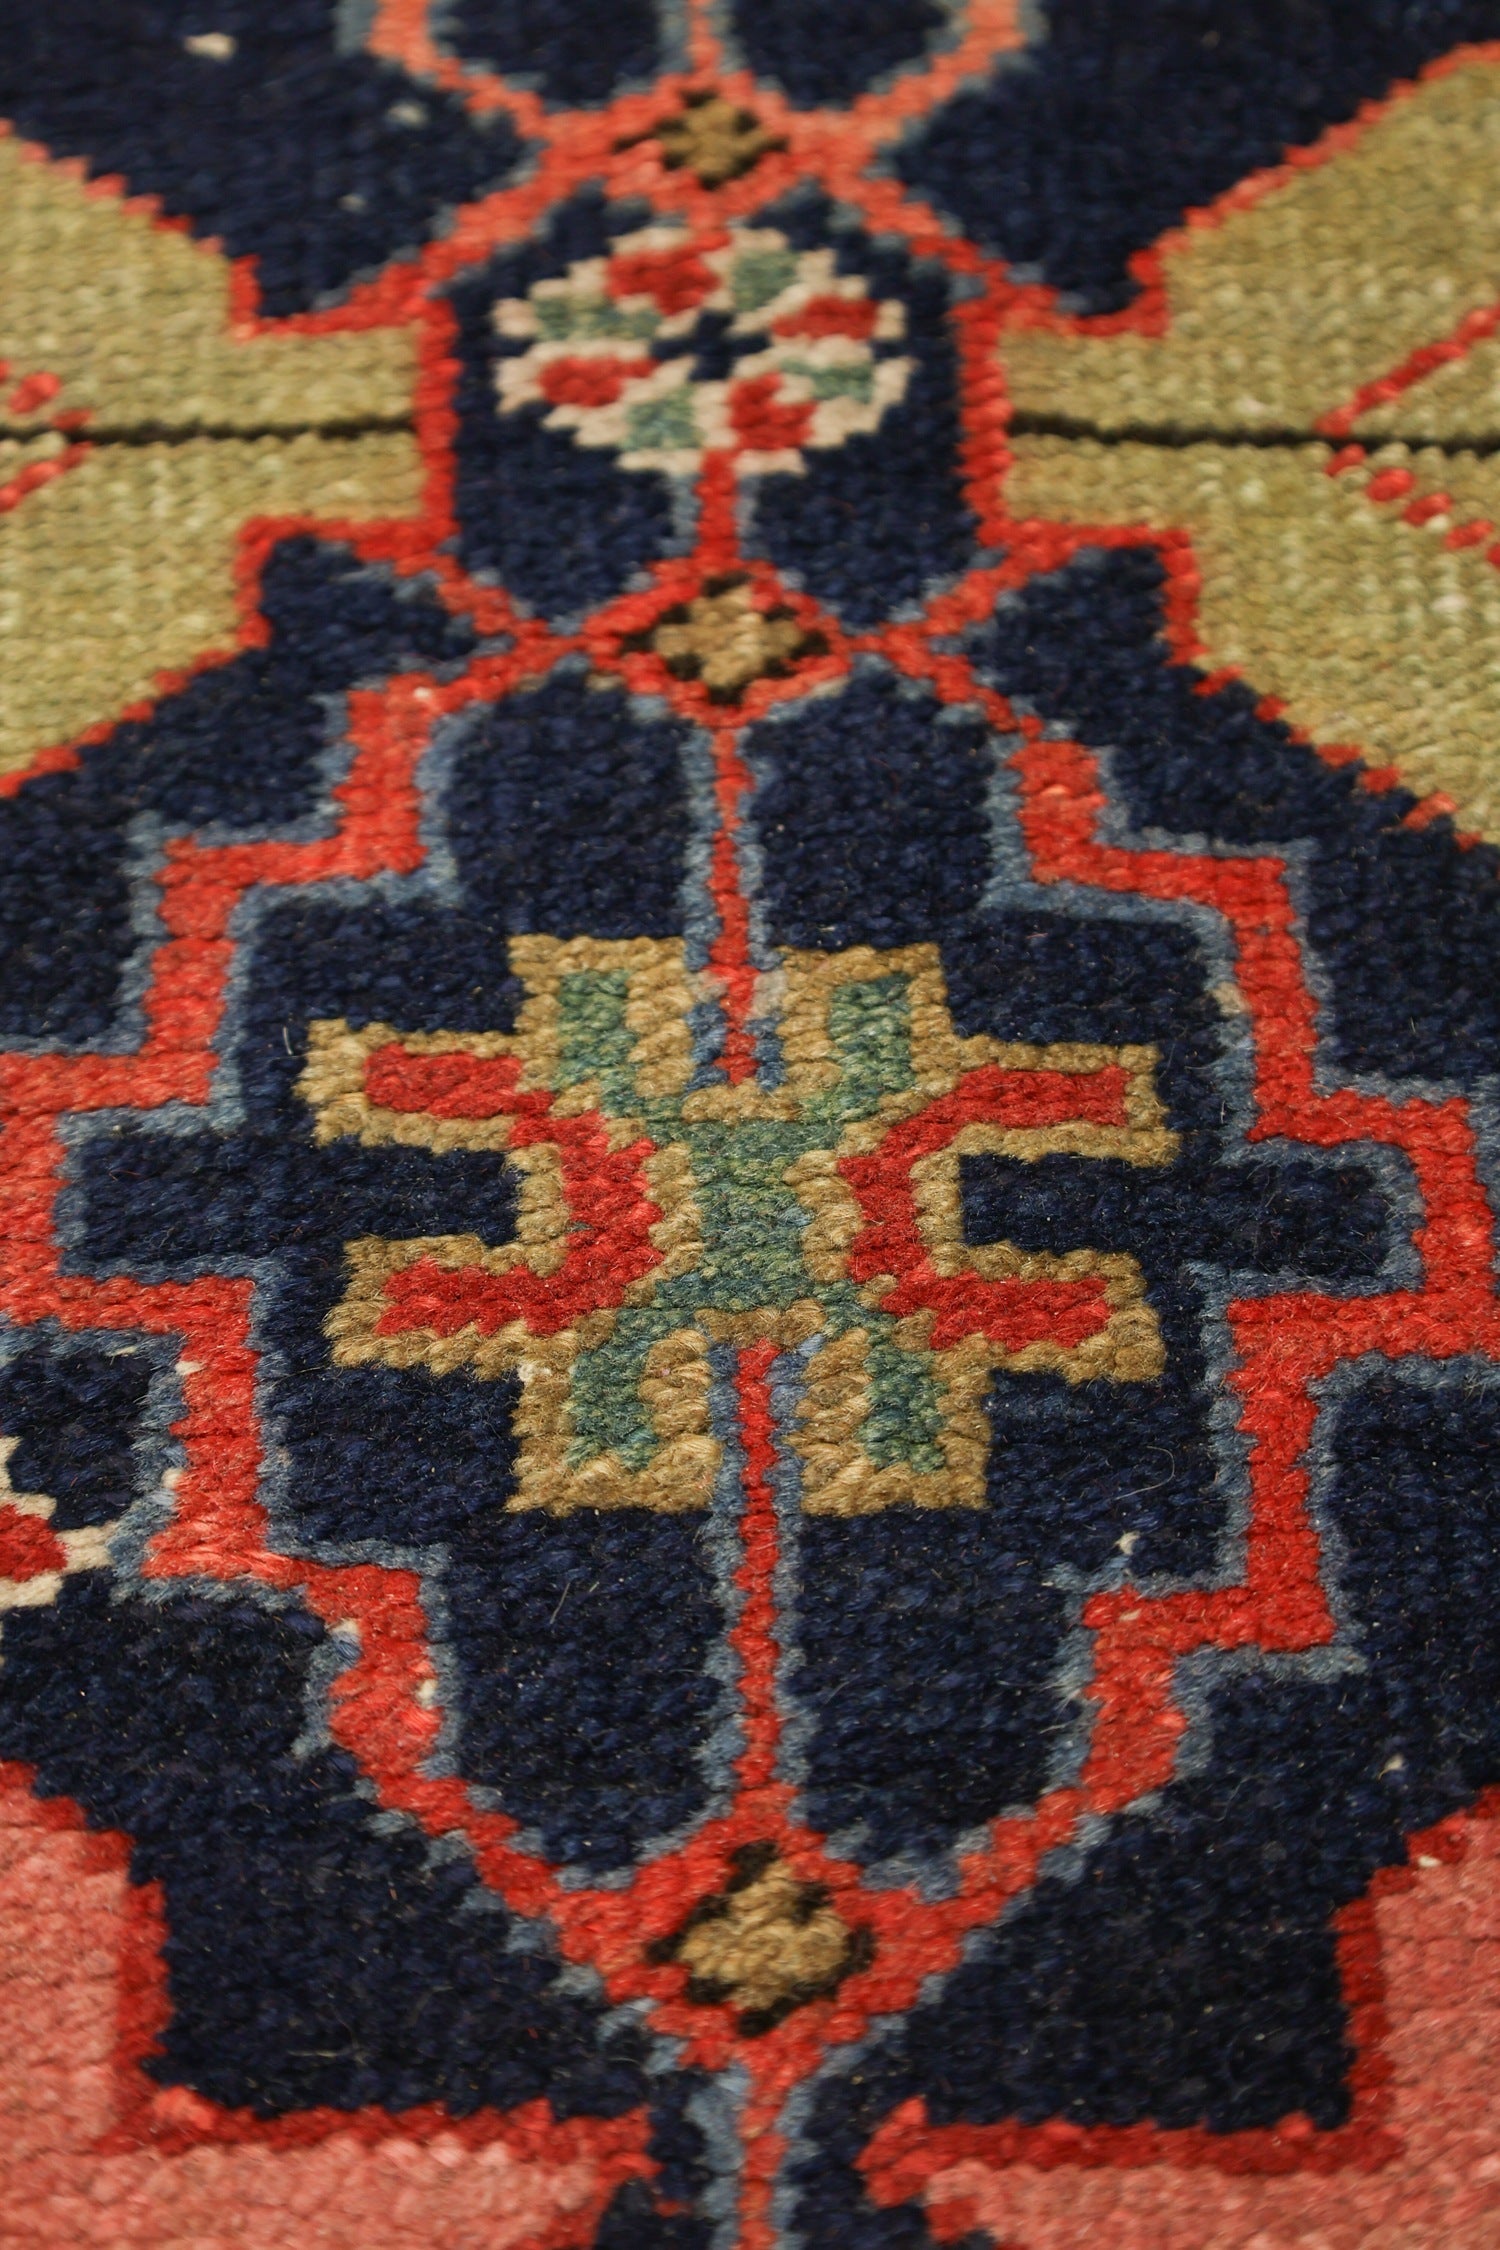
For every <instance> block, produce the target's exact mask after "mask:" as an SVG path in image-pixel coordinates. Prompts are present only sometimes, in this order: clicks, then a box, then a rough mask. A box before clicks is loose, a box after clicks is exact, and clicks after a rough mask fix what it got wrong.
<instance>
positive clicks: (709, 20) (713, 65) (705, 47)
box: [687, 0, 723, 70]
mask: <svg viewBox="0 0 1500 2250" xmlns="http://www.w3.org/2000/svg"><path fill="white" fill-rule="evenodd" d="M687 19H688V21H687V50H688V66H689V68H690V69H692V70H718V69H719V68H720V67H721V64H722V61H723V57H722V56H721V54H720V52H719V35H718V33H717V32H716V31H715V29H714V11H713V0H687Z"/></svg>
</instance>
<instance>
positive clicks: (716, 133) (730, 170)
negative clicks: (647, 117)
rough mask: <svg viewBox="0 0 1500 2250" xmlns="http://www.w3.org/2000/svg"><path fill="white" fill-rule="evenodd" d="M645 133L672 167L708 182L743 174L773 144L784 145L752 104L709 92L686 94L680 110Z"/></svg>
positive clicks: (722, 183) (712, 185)
mask: <svg viewBox="0 0 1500 2250" xmlns="http://www.w3.org/2000/svg"><path fill="white" fill-rule="evenodd" d="M647 138H648V139H651V140H654V141H655V142H656V144H657V146H658V148H659V149H660V150H661V158H662V162H663V164H665V165H666V167H667V169H668V171H671V172H681V171H686V172H692V173H693V174H694V175H695V176H696V178H697V180H698V182H699V184H700V185H701V186H703V187H706V188H717V187H723V186H725V184H726V183H727V182H728V181H730V180H738V179H741V178H742V177H743V176H744V174H745V173H746V172H750V171H753V170H754V168H755V166H756V165H757V164H758V163H759V162H760V160H761V158H762V157H763V156H765V155H766V154H767V153H768V152H769V151H770V150H771V149H773V148H785V146H786V143H785V141H784V140H781V139H779V138H778V137H777V135H776V134H774V133H768V132H767V131H766V128H765V127H764V125H762V123H761V121H760V119H759V118H758V117H757V116H756V114H755V112H754V110H752V109H742V108H741V107H740V105H739V103H738V102H731V101H726V100H725V98H724V96H723V95H722V94H710V93H699V94H688V95H687V96H685V98H684V100H683V105H682V107H681V109H680V110H679V111H678V112H677V114H676V116H675V117H668V118H665V119H664V120H663V121H662V123H661V124H660V125H658V126H657V127H656V128H655V130H654V132H652V133H651V134H649V135H648V136H647Z"/></svg>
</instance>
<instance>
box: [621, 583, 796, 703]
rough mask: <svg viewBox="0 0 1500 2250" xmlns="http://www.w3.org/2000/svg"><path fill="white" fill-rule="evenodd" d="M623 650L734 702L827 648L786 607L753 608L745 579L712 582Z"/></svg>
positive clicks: (720, 700)
mask: <svg viewBox="0 0 1500 2250" xmlns="http://www.w3.org/2000/svg"><path fill="white" fill-rule="evenodd" d="M625 645H626V646H627V647H630V646H634V647H637V648H649V649H652V650H654V652H655V653H656V655H657V656H659V657H660V658H661V660H662V662H663V664H665V666H666V668H667V670H668V671H669V672H670V673H671V674H672V677H673V678H674V679H677V680H699V681H701V682H702V684H703V686H704V687H705V688H706V689H707V690H708V694H709V698H710V700H711V701H712V702H714V703H737V702H738V701H739V699H740V697H741V696H742V695H743V694H744V692H745V690H746V688H747V687H750V686H751V685H753V683H754V682H755V681H756V680H767V679H771V680H784V679H785V678H786V677H787V675H788V673H790V672H792V671H794V670H795V669H796V667H797V665H798V664H799V663H800V662H801V661H802V659H803V658H804V657H808V656H821V655H823V654H824V653H825V652H826V649H827V645H828V644H827V642H826V641H825V640H824V638H823V636H822V634H821V633H817V632H808V631H807V630H806V629H805V628H804V627H803V626H801V625H799V624H798V622H797V619H796V617H795V615H794V614H793V612H792V611H791V610H790V609H788V608H787V607H786V605H785V604H784V603H773V604H772V605H771V607H770V608H768V609H759V608H757V607H756V603H755V599H754V595H753V593H752V590H751V587H750V583H749V581H748V579H744V578H711V579H709V580H708V581H707V583H706V584H705V586H704V588H703V591H702V593H701V594H695V595H694V597H693V599H692V600H691V601H689V602H679V603H677V605H676V606H675V607H674V608H672V609H669V610H666V611H664V612H663V614H662V615H661V616H660V617H659V618H658V619H657V621H656V623H655V625H654V626H652V627H651V629H650V630H649V631H648V632H645V633H641V634H632V636H631V638H630V640H629V641H628V642H627V643H626V644H625Z"/></svg>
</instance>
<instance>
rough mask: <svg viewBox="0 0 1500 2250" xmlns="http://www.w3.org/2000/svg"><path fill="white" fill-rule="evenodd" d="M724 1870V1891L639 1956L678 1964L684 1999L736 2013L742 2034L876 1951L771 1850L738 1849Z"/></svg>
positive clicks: (769, 2025) (820, 1992)
mask: <svg viewBox="0 0 1500 2250" xmlns="http://www.w3.org/2000/svg"><path fill="white" fill-rule="evenodd" d="M730 1864H731V1867H732V1869H733V1872H732V1874H731V1875H730V1878H729V1880H728V1882H727V1883H726V1884H725V1885H724V1888H723V1889H722V1890H721V1891H714V1892H713V1893H712V1894H711V1895H710V1896H709V1897H708V1898H705V1899H701V1900H700V1901H699V1903H698V1904H697V1905H696V1906H695V1907H694V1908H693V1911H692V1913H691V1914H690V1915H689V1916H688V1918H687V1920H686V1921H685V1922H684V1923H683V1925H682V1927H681V1929H679V1930H678V1931H677V1932H676V1933H675V1934H674V1935H673V1936H671V1937H669V1938H663V1939H661V1940H660V1941H659V1942H658V1943H657V1944H656V1945H654V1946H652V1947H651V1948H650V1951H649V1953H648V1956H647V1958H648V1959H649V1960H651V1961H654V1962H657V1963H662V1962H667V1961H677V1962H680V1963H681V1964H682V1966H683V1967H684V1968H685V1969H687V1970H688V1972H689V1976H688V1988H687V1996H688V1998H689V1999H690V2000H692V2001H694V2002H696V2003H697V2005H698V2006H700V2007H717V2006H723V2005H725V2004H726V2003H727V2004H730V2005H732V2006H734V2007H736V2008H737V2009H738V2010H739V2014H740V2030H741V2032H742V2033H743V2034H744V2035H745V2037H746V2038H755V2037H757V2036H758V2035H759V2034H760V2033H761V2032H765V2031H770V2030H772V2029H773V2028H774V2027H775V2026H776V2025H777V2024H778V2023H780V2022H781V2021H782V2020H783V2019H784V2018H785V2017H787V2016H789V2015H790V2014H791V2013H792V2011H793V2009H794V2008H803V2007H806V2005H807V2003H808V2002H809V2001H810V2000H821V1999H823V1998H824V1997H825V1996H826V1995H827V1994H828V1993H830V1992H832V1991H834V1990H835V1989H836V1988H837V1987H838V1986H839V1985H840V1984H842V1983H843V1981H844V1979H845V1977H847V1976H852V1975H853V1974H854V1972H855V1971H856V1970H858V1969H864V1968H868V1966H869V1964H870V1962H871V1960H872V1959H873V1958H874V1953H875V1946H874V1940H873V1939H872V1937H871V1935H870V1932H869V1930H868V1929H866V1928H863V1927H860V1928H851V1927H850V1925H849V1924H848V1923H847V1922H846V1921H845V1920H844V1919H843V1917H842V1915H840V1914H839V1913H837V1912H836V1911H835V1909H834V1908H833V1906H831V1905H830V1903H829V1897H828V1892H827V1889H826V1888H825V1886H824V1885H823V1884H822V1883H804V1882H802V1881H801V1880H800V1879H799V1878H798V1877H797V1876H796V1875H794V1874H793V1872H792V1870H791V1868H790V1867H788V1866H787V1864H786V1861H785V1860H784V1859H782V1858H781V1857H780V1855H779V1853H778V1852H777V1850H776V1846H775V1845H774V1844H770V1843H764V1844H743V1845H741V1847H740V1849H739V1850H738V1851H737V1852H736V1853H735V1854H734V1857H733V1859H732V1861H731V1863H730Z"/></svg>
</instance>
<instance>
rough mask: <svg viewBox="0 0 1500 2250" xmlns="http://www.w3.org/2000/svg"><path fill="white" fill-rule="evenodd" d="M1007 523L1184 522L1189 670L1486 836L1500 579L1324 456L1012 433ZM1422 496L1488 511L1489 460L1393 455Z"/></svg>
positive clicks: (1498, 778) (1495, 486)
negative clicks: (1329, 472) (1195, 603)
mask: <svg viewBox="0 0 1500 2250" xmlns="http://www.w3.org/2000/svg"><path fill="white" fill-rule="evenodd" d="M1016 456H1017V458H1016V465H1015V468H1014V471H1013V472H1012V475H1011V478H1010V480H1009V483H1008V485H1007V491H1006V497H1007V501H1008V503H1009V505H1010V508H1011V510H1012V511H1013V513H1014V514H1016V515H1018V516H1045V517H1051V518H1053V519H1061V520H1064V521H1073V522H1079V521H1082V522H1087V523H1096V524H1149V525H1151V526H1153V527H1160V528H1163V529H1165V528H1168V527H1172V526H1178V527H1182V528H1185V529H1186V530H1188V531H1189V532H1190V533H1191V535H1192V539H1193V548H1194V553H1195V555H1196V557H1197V561H1198V567H1199V570H1200V571H1201V573H1202V579H1203V591H1202V595H1201V599H1200V607H1199V618H1198V631H1199V634H1200V636H1201V638H1202V640H1203V642H1204V643H1205V645H1206V647H1207V650H1208V654H1207V656H1206V657H1205V658H1204V659H1203V665H1204V668H1205V670H1213V669H1216V668H1218V667H1219V666H1221V665H1236V666H1238V667H1239V669H1240V670H1241V671H1242V672H1243V673H1244V675H1245V678H1246V680H1247V681H1248V682H1250V684H1251V685H1252V686H1254V687H1255V688H1257V689H1259V690H1260V691H1261V692H1262V693H1263V694H1266V695H1277V696H1280V697H1282V698H1283V699H1284V700H1285V702H1286V704H1287V706H1288V709H1287V717H1288V719H1289V720H1290V721H1291V722H1292V723H1293V724H1294V725H1296V726H1299V727H1302V728H1304V729H1305V730H1306V731H1307V732H1308V733H1309V734H1310V735H1312V736H1313V738H1314V739H1315V740H1316V741H1319V742H1323V743H1328V744H1342V743H1348V744H1353V745H1356V746H1357V747H1358V748H1359V749H1360V750H1361V751H1362V752H1363V754H1364V755H1365V757H1366V758H1367V759H1368V761H1369V762H1370V763H1371V764H1372V765H1376V766H1383V765H1394V766H1396V767H1398V768H1399V769H1400V772H1401V775H1402V778H1403V780H1404V781H1405V782H1406V784H1407V786H1408V787H1409V788H1411V789H1412V790H1414V791H1415V792H1416V793H1417V794H1418V795H1419V796H1422V795H1425V794H1427V793H1428V792H1429V791H1432V790H1442V791H1444V792H1446V794H1447V795H1448V796H1450V797H1451V798H1453V799H1454V800H1455V801H1456V803H1457V804H1458V806H1459V808H1460V809H1459V812H1458V814H1457V815H1456V819H1457V823H1458V825H1459V827H1461V828H1473V829H1479V830H1480V831H1482V832H1483V833H1484V834H1486V835H1488V836H1490V837H1492V838H1495V839H1497V840H1500V571H1497V570H1496V569H1495V567H1494V566H1493V564H1491V563H1488V562H1486V561H1485V559H1484V554H1483V550H1482V549H1481V548H1473V547H1470V548H1467V549H1464V550H1462V551H1460V552H1458V553H1454V552H1452V551H1451V550H1449V549H1448V548H1446V547H1445V546H1444V544H1443V540H1442V527H1441V525H1439V526H1438V527H1437V528H1436V529H1434V528H1433V527H1432V526H1424V527H1423V528H1421V529H1418V528H1416V527H1414V526H1413V525H1411V524H1408V523H1405V522H1404V521H1403V520H1402V516H1401V511H1400V509H1399V508H1393V507H1382V506H1378V505H1376V504H1375V503H1374V502H1372V501H1370V500H1368V499H1367V498H1366V497H1365V495H1364V492H1363V490H1362V487H1361V486H1360V484H1359V483H1358V481H1357V480H1355V479H1352V478H1340V477H1329V476H1326V475H1325V474H1324V473H1323V464H1324V463H1325V462H1326V460H1327V459H1328V449H1327V448H1326V447H1323V446H1306V447H1297V448H1288V449H1286V450H1281V449H1279V448H1261V447H1250V446H1242V447H1232V446H1185V447H1183V448H1181V449H1169V448H1166V447H1154V446H1144V445H1120V446H1099V445H1094V444H1090V443H1075V444H1069V443H1066V442H1063V441H1061V440H1057V439H1048V438H1034V439H1022V440H1018V441H1017V444H1016ZM1381 461H1382V463H1386V462H1390V463H1396V462H1405V463H1409V464H1410V466H1411V467H1412V468H1413V469H1414V470H1415V472H1416V473H1417V475H1418V478H1419V485H1420V489H1422V490H1433V489H1436V488H1437V487H1439V486H1440V485H1444V484H1446V486H1447V488H1448V489H1449V490H1450V491H1452V492H1454V493H1455V494H1461V495H1462V496H1463V499H1464V501H1465V503H1466V507H1465V513H1474V512H1479V511H1483V512H1484V513H1487V514H1492V515H1494V516H1495V517H1497V518H1500V459H1494V458H1488V459H1485V458H1476V457H1475V456H1474V455H1472V454H1469V455H1459V456H1456V457H1454V456H1443V455H1434V454H1429V455H1422V454H1407V453H1405V452H1404V451H1402V450H1401V449H1398V448H1395V447H1392V448H1389V449H1387V451H1385V452H1383V453H1382V455H1381Z"/></svg>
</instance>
